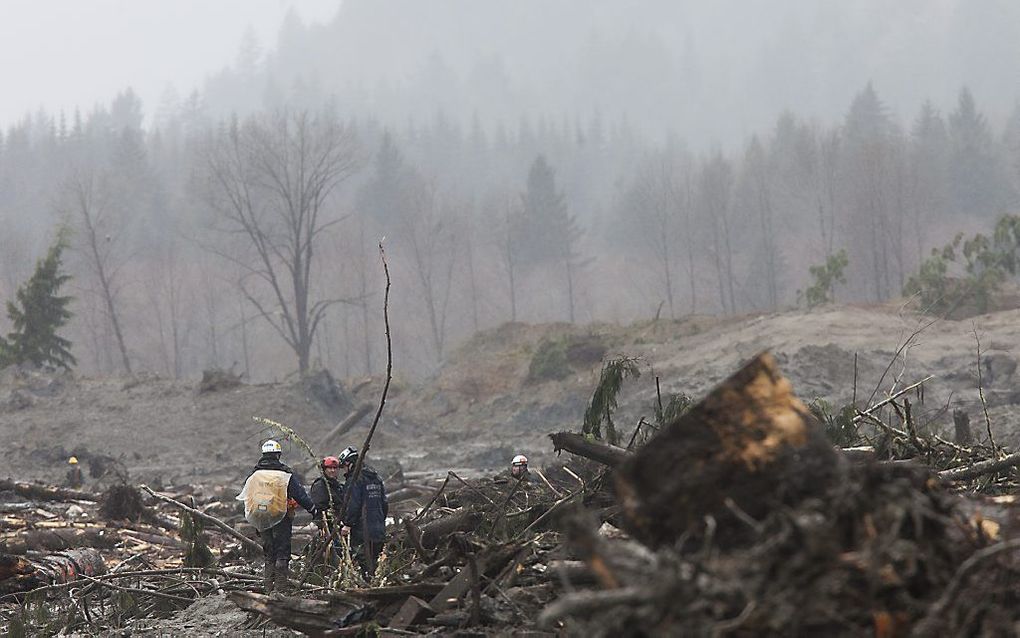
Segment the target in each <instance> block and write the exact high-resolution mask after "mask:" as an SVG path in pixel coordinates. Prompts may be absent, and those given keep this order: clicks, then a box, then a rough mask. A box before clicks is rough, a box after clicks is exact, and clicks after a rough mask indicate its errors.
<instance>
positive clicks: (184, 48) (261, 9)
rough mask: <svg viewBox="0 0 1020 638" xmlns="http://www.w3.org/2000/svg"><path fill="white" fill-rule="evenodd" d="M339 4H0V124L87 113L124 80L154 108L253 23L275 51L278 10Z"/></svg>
mask: <svg viewBox="0 0 1020 638" xmlns="http://www.w3.org/2000/svg"><path fill="white" fill-rule="evenodd" d="M339 3H340V0H2V6H0V87H2V89H0V126H7V125H9V124H11V123H12V122H13V121H15V120H17V119H19V118H20V117H22V116H23V115H25V113H27V112H29V111H33V110H35V109H37V108H38V107H40V106H43V107H45V108H46V109H47V110H50V111H51V112H56V111H58V110H59V109H62V108H63V109H65V110H67V111H68V113H70V112H71V111H73V110H74V108H75V106H80V107H81V108H82V110H83V111H87V110H88V109H89V108H91V107H92V105H94V104H95V103H96V102H107V101H109V100H110V99H111V98H113V97H114V95H115V94H116V93H117V92H118V91H120V90H122V89H124V88H125V87H127V86H131V87H133V88H134V89H135V91H136V92H137V93H138V94H139V96H141V98H142V100H143V102H144V105H145V108H146V113H147V114H151V113H152V109H153V108H155V106H156V105H157V104H158V100H159V97H160V96H161V95H162V93H163V91H164V89H165V88H166V87H167V85H169V84H173V85H174V86H175V87H176V88H177V90H178V91H179V92H180V93H181V95H185V94H187V93H188V92H190V91H191V89H193V88H197V87H199V86H200V84H201V81H202V79H203V78H204V77H205V76H206V75H207V74H209V73H211V72H213V71H215V70H218V69H220V68H222V67H223V66H224V65H226V64H229V63H230V62H232V61H233V59H234V56H235V55H236V53H237V48H238V44H239V43H240V40H241V36H242V34H243V33H244V31H245V29H247V28H248V26H251V27H252V28H253V29H254V30H255V33H256V34H257V35H258V37H259V42H260V43H261V45H262V47H263V49H265V48H272V46H273V45H274V43H275V41H276V31H277V29H278V28H279V26H280V23H281V21H282V19H283V16H284V14H285V13H286V12H287V10H288V9H289V8H290V7H291V6H293V7H294V8H295V9H296V10H297V11H298V14H299V15H300V16H301V18H302V20H304V21H305V22H306V23H307V22H321V21H325V20H327V19H329V18H330V17H332V16H333V15H334V14H335V13H336V10H337V6H338V5H339Z"/></svg>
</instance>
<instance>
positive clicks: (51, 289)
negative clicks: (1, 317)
mask: <svg viewBox="0 0 1020 638" xmlns="http://www.w3.org/2000/svg"><path fill="white" fill-rule="evenodd" d="M66 247H67V235H66V233H65V231H63V230H61V231H60V232H59V233H58V235H57V240H56V241H55V242H54V243H53V245H52V246H50V249H49V252H47V253H46V257H45V258H44V259H42V260H40V261H39V262H38V263H37V264H36V267H35V272H34V273H33V274H32V277H31V278H30V279H29V280H28V281H27V282H25V284H24V285H22V286H21V287H20V288H18V291H17V293H16V295H15V298H16V302H13V301H9V302H7V316H8V317H9V318H10V320H11V322H12V323H13V325H14V330H13V332H11V333H9V334H8V335H7V338H6V339H4V338H3V337H0V367H5V366H8V365H11V364H20V363H25V362H30V363H34V364H35V365H39V366H48V367H53V368H64V369H70V367H71V366H73V365H75V364H76V363H77V361H76V360H75V358H74V356H73V355H72V354H71V342H70V341H68V340H67V339H64V338H63V337H61V336H60V335H58V334H57V331H58V330H60V328H62V327H63V326H64V325H65V324H67V321H68V319H70V318H71V316H72V314H71V311H70V310H68V309H67V307H68V305H69V304H70V303H71V300H72V297H63V296H60V295H59V294H58V292H59V290H60V288H61V286H63V285H64V284H65V283H66V282H67V281H68V280H69V279H71V276H70V275H67V274H65V273H63V272H61V257H62V254H63V252H64V249H65V248H66Z"/></svg>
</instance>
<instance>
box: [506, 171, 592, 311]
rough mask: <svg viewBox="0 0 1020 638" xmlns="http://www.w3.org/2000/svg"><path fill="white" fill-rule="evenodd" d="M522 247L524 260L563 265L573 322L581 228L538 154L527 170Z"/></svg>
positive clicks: (522, 195) (520, 243) (522, 197)
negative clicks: (568, 210)
mask: <svg viewBox="0 0 1020 638" xmlns="http://www.w3.org/2000/svg"><path fill="white" fill-rule="evenodd" d="M521 200H522V204H523V211H522V217H521V228H520V231H519V232H520V239H521V241H520V242H519V243H518V245H519V246H520V252H521V255H522V256H523V257H524V258H525V259H524V260H525V261H531V262H533V263H534V264H536V265H537V264H550V263H559V264H561V265H562V266H563V267H564V269H565V273H566V284H567V316H568V318H569V319H570V321H571V322H573V321H574V311H575V308H574V277H575V276H576V270H577V267H578V266H579V265H580V264H579V258H580V255H579V254H578V252H577V244H578V242H579V241H580V239H581V229H580V227H579V226H578V225H577V219H576V218H575V217H574V216H573V215H571V214H570V213H569V212H567V204H566V201H565V199H564V197H563V193H561V192H560V191H559V190H557V188H556V172H555V171H554V170H553V169H552V167H551V166H549V163H548V162H546V160H545V156H543V155H539V156H538V157H537V158H535V161H534V162H533V163H532V164H531V169H530V170H529V171H528V183H527V186H526V189H525V191H524V193H522V194H521Z"/></svg>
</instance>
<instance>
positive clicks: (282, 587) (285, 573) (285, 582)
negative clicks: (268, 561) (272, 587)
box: [276, 559, 291, 593]
mask: <svg viewBox="0 0 1020 638" xmlns="http://www.w3.org/2000/svg"><path fill="white" fill-rule="evenodd" d="M290 589H291V582H290V561H288V560H286V559H283V560H278V561H276V591H277V592H280V593H286V592H289V591H290Z"/></svg>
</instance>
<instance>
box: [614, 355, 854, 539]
mask: <svg viewBox="0 0 1020 638" xmlns="http://www.w3.org/2000/svg"><path fill="white" fill-rule="evenodd" d="M845 467H846V465H845V461H844V459H843V458H842V457H841V455H840V454H839V453H838V452H837V451H836V450H835V449H834V448H833V446H832V445H831V444H830V443H829V441H828V440H827V439H826V438H825V435H824V433H823V431H822V428H821V426H820V425H819V424H818V423H817V421H816V420H815V419H814V417H812V416H811V413H810V411H809V410H808V408H807V406H805V405H804V404H803V403H802V402H801V401H800V400H798V399H797V398H796V397H795V396H794V395H793V392H792V388H791V385H790V382H789V381H787V380H786V379H785V378H783V377H782V375H781V374H780V373H779V371H778V369H777V368H776V364H775V360H774V359H773V358H772V356H771V355H769V354H768V353H763V354H760V355H758V356H757V357H755V358H754V359H753V360H751V361H750V362H749V363H748V364H746V365H745V366H744V367H743V368H742V369H740V370H739V371H738V372H736V373H735V374H734V375H733V376H731V377H730V378H729V379H727V380H726V381H724V382H723V383H722V384H720V385H719V386H717V387H716V388H715V389H714V390H712V391H711V392H710V393H709V394H708V395H707V396H706V397H705V398H704V399H703V400H702V401H701V402H700V403H698V404H697V405H695V406H694V407H693V408H691V409H690V410H689V411H688V412H687V413H685V414H684V415H682V416H681V417H680V418H678V419H677V420H676V421H674V422H672V423H669V424H667V425H666V426H665V427H664V428H663V429H662V431H661V432H659V433H658V434H657V435H656V436H655V437H654V438H653V439H652V440H650V441H648V443H647V444H646V445H644V446H643V447H642V448H641V449H640V450H639V451H638V452H637V453H636V454H634V455H631V456H630V457H628V458H627V459H626V461H625V462H624V463H622V464H621V465H620V466H619V468H618V472H617V479H616V485H617V490H618V493H619V495H620V499H621V502H622V504H623V506H624V511H625V515H626V517H625V522H626V527H627V531H629V532H630V533H631V534H633V535H634V536H635V537H636V538H638V539H639V540H641V541H643V542H645V543H646V544H648V545H650V546H653V547H656V546H660V545H664V544H668V543H672V542H673V541H675V540H676V539H677V538H678V537H679V536H680V535H681V534H684V533H685V532H688V533H695V534H696V533H698V531H699V530H700V529H703V526H704V525H705V522H706V520H708V517H711V519H712V520H713V521H714V525H715V531H714V534H715V537H716V540H717V542H719V543H725V542H727V540H731V541H732V540H736V537H739V536H742V535H745V534H747V533H748V532H750V531H753V527H754V521H753V520H751V519H758V520H760V519H761V518H763V517H764V516H765V515H766V514H767V513H768V512H769V511H770V510H771V509H772V508H775V507H777V506H779V505H793V504H796V503H799V502H801V501H802V500H803V499H805V498H809V497H812V496H824V494H825V492H826V491H827V489H828V488H830V487H831V486H832V485H834V484H836V483H837V482H839V481H840V480H841V477H842V476H843V475H844V474H845V471H846V470H845Z"/></svg>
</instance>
